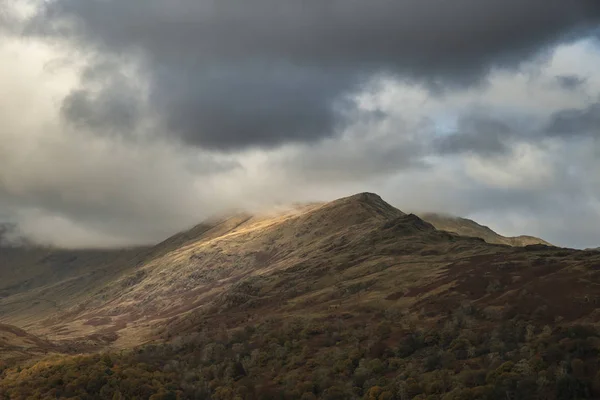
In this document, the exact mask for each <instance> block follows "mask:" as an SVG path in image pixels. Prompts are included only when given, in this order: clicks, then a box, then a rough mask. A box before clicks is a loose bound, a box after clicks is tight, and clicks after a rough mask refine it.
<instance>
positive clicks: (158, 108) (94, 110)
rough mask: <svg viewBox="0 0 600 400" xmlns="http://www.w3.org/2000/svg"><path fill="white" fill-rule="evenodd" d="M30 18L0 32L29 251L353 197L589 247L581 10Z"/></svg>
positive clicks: (370, 9)
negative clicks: (226, 214)
mask: <svg viewBox="0 0 600 400" xmlns="http://www.w3.org/2000/svg"><path fill="white" fill-rule="evenodd" d="M45 4H46V5H45V8H44V9H42V10H40V9H38V10H37V11H36V10H35V9H33V10H31V9H29V11H27V12H24V13H23V12H21V14H19V15H20V17H19V18H12V17H11V18H12V20H13V21H14V22H13V27H15V29H13V28H11V31H10V32H8V31H3V32H2V33H0V35H1V39H0V59H2V60H3V65H2V69H1V70H0V87H2V88H3V92H4V93H10V95H7V94H4V95H2V94H0V143H2V145H0V216H1V217H0V222H2V221H4V220H6V221H9V222H15V223H17V224H18V226H19V228H20V230H21V231H22V232H24V233H26V234H27V236H28V237H30V238H34V239H35V240H37V241H39V242H44V243H52V244H55V245H61V246H77V247H82V246H95V247H102V246H115V245H132V244H142V243H152V242H156V241H159V240H161V239H164V238H165V237H166V236H168V235H169V234H171V233H174V232H175V231H178V230H180V229H183V228H186V227H188V226H191V225H194V224H196V223H198V222H199V221H200V220H202V219H203V218H206V217H208V216H210V215H212V214H213V213H219V212H223V211H225V210H228V209H231V208H246V209H250V210H254V209H262V208H269V207H271V206H273V205H277V204H282V203H283V204H288V203H290V202H296V201H313V200H331V199H334V198H337V197H341V196H344V195H349V194H352V193H356V192H361V191H365V190H367V191H373V192H377V193H379V194H381V195H382V196H383V197H384V199H386V200H388V201H390V202H391V203H393V204H394V205H396V206H397V207H399V208H400V209H402V210H404V211H414V210H420V211H441V212H449V213H453V214H457V215H463V216H467V217H469V216H470V217H473V218H475V219H477V220H480V222H482V223H486V224H488V225H490V226H491V227H493V228H496V229H498V230H499V231H500V233H503V234H521V233H528V234H535V235H538V236H541V237H543V238H545V239H547V240H550V241H551V242H555V243H557V244H565V245H572V246H580V247H587V246H591V245H593V244H594V243H595V244H596V245H597V243H598V242H600V236H599V235H598V233H597V232H596V231H597V229H596V228H595V227H597V224H598V222H600V207H599V206H598V200H597V199H599V198H600V191H598V189H597V188H598V187H600V178H598V177H600V163H598V159H600V157H598V153H599V151H600V150H599V148H598V146H597V143H596V141H595V135H594V132H597V130H596V131H595V130H594V129H596V128H595V127H597V121H596V119H595V118H594V117H595V115H596V107H597V105H596V104H597V99H598V95H600V74H599V73H598V68H597V66H598V65H599V63H600V51H598V47H597V44H596V43H595V42H594V41H593V40H590V39H587V38H589V35H591V34H590V33H588V31H589V29H591V26H592V25H593V24H597V21H598V20H597V17H598V11H599V10H598V8H599V6H598V3H597V2H595V1H593V2H592V1H589V2H588V1H575V2H564V1H562V0H561V1H558V0H556V1H554V0H551V1H547V0H545V1H542V0H525V1H518V2H517V1H516V0H510V1H508V2H506V1H503V2H500V1H495V0H494V1H491V2H485V3H482V2H480V1H475V0H457V1H453V2H448V1H442V0H432V1H431V2H429V3H427V7H426V6H425V5H424V3H423V2H422V1H419V2H417V1H416V0H401V1H397V2H392V1H384V0H375V1H373V2H364V1H357V0H356V1H355V0H350V1H343V2H342V1H341V0H340V1H338V0H334V1H333V2H320V1H316V0H307V1H303V2H287V3H285V2H284V3H282V2H275V0H256V1H255V2H253V4H252V7H250V6H248V5H247V4H245V3H241V2H234V1H232V0H225V2H223V1H219V2H217V1H214V2H210V1H208V0H202V1H198V2H196V1H194V2H192V1H191V0H180V1H176V2H174V3H169V4H168V5H165V4H163V3H161V2H158V1H155V0H151V1H150V2H143V3H142V2H138V1H136V0H125V1H119V2H117V1H113V0H103V1H89V2H88V1H83V0H54V1H52V2H45ZM32 15H34V17H33V18H32V19H31V18H30V16H32ZM23 21H27V23H28V25H27V27H26V28H27V29H25V31H26V35H24V36H21V35H20V34H17V33H15V32H20V31H23V30H24V29H23ZM515 26H516V27H515ZM16 28H18V29H16ZM588 28H589V29H588ZM7 32H8V33H7ZM586 35H587V36H586ZM575 60H576V62H575ZM577 77H581V78H577ZM584 77H585V78H584ZM583 79H585V81H583ZM580 81H581V82H580ZM556 126H558V127H559V128H552V127H556ZM575 138H577V140H574V139H575Z"/></svg>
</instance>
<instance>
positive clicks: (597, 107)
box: [545, 103, 600, 137]
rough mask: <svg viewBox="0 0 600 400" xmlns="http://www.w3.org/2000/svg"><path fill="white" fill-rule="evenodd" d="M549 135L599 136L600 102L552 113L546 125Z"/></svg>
mask: <svg viewBox="0 0 600 400" xmlns="http://www.w3.org/2000/svg"><path fill="white" fill-rule="evenodd" d="M545 133H546V134H548V135H551V136H560V137H569V136H596V137H600V103H593V104H591V105H589V106H588V107H586V108H583V109H569V110H562V111H558V112H556V113H554V114H553V115H552V116H551V117H550V122H549V124H548V126H547V127H546V132H545Z"/></svg>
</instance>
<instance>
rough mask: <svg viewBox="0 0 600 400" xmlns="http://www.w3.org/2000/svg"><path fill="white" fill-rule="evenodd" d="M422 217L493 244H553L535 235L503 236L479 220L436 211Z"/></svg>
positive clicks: (444, 228) (444, 229)
mask: <svg viewBox="0 0 600 400" xmlns="http://www.w3.org/2000/svg"><path fill="white" fill-rule="evenodd" d="M420 217H421V218H423V219H424V220H425V221H427V222H429V223H430V224H432V225H433V226H435V227H436V229H439V230H442V231H447V232H454V233H456V234H458V235H461V236H470V237H478V238H481V239H483V240H485V241H486V242H488V243H492V244H504V245H508V246H519V247H523V246H530V245H535V244H543V245H546V246H552V245H551V244H550V243H548V242H546V241H545V240H542V239H540V238H537V237H534V236H526V235H521V236H515V237H506V236H502V235H500V234H498V233H496V232H494V231H493V230H491V229H490V228H488V227H487V226H483V225H480V224H478V223H477V222H475V221H473V220H470V219H467V218H460V217H454V216H450V215H444V214H436V213H425V214H422V215H420Z"/></svg>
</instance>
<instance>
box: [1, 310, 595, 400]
mask: <svg viewBox="0 0 600 400" xmlns="http://www.w3.org/2000/svg"><path fill="white" fill-rule="evenodd" d="M512 314H514V312H509V311H506V312H492V311H491V310H488V309H484V310H480V309H477V308H476V307H473V306H471V305H469V304H465V305H463V306H462V307H460V308H459V309H457V310H456V311H454V312H452V313H451V314H449V315H446V316H444V318H442V319H438V320H437V321H436V322H432V321H430V320H429V318H428V316H426V315H423V314H421V315H419V316H416V315H402V314H398V313H394V312H391V311H389V310H388V311H383V310H382V309H380V310H377V309H373V310H371V312H368V313H364V314H363V313H361V314H360V315H358V314H357V315H354V314H350V313H340V314H338V315H329V316H328V317H323V318H316V317H311V318H308V317H307V318H305V319H303V318H298V317H294V318H277V319H274V318H270V319H269V318H267V319H265V320H263V321H261V322H260V323H256V324H250V325H246V326H245V327H243V328H242V327H237V328H230V327H227V326H226V325H224V324H221V325H220V326H210V324H209V323H207V322H206V321H205V323H204V324H199V325H198V326H197V327H196V328H195V332H192V333H190V334H187V335H186V336H184V337H174V338H171V339H170V340H169V341H166V342H164V343H163V344H155V345H146V346H142V347H139V348H137V349H134V350H127V351H121V352H112V353H102V354H93V355H80V356H54V357H49V358H46V359H43V360H41V361H37V362H30V363H29V364H27V365H20V366H17V365H13V366H9V365H6V364H4V365H2V375H1V376H2V379H1V381H0V398H2V399H50V398H52V399H56V398H59V399H148V398H149V399H215V400H228V399H305V400H306V399H381V400H384V399H385V400H387V399H399V400H405V399H430V400H433V399H440V400H442V399H443V400H451V399H452V400H454V399H457V400H458V399H461V400H463V399H464V400H470V399H490V400H496V399H497V400H507V399H508V400H510V399H557V400H567V399H587V398H600V364H599V361H598V349H600V333H599V332H598V330H597V329H596V328H594V327H592V326H584V325H573V324H568V325H567V324H565V325H561V324H560V323H557V324H537V323H535V322H534V321H535V320H536V319H535V316H529V315H528V316H525V315H512ZM364 315H370V317H369V319H368V320H367V319H365V318H364ZM361 316H362V318H361ZM424 326H427V328H420V327H424Z"/></svg>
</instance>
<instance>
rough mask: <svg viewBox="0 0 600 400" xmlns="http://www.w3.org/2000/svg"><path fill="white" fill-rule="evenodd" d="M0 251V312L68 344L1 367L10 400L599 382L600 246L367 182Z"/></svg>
mask: <svg viewBox="0 0 600 400" xmlns="http://www.w3.org/2000/svg"><path fill="white" fill-rule="evenodd" d="M434 222H435V221H434ZM477 226H479V225H477ZM481 228H483V227H481ZM483 231H484V232H487V231H486V230H485V229H483ZM478 232H481V230H479V231H478ZM492 233H493V232H492ZM0 266H1V268H0V274H1V276H0V283H1V285H2V286H0V293H2V298H1V299H0V312H1V314H0V320H1V321H2V322H3V323H8V324H11V325H15V326H18V327H19V328H20V329H25V330H27V332H29V333H28V335H36V336H37V337H43V338H44V340H46V338H47V342H48V343H50V344H51V345H52V346H56V348H57V350H56V351H53V352H54V353H62V355H53V356H52V357H46V358H44V359H42V360H40V361H38V362H32V363H30V364H27V365H25V364H20V365H19V366H12V365H9V366H8V367H6V368H5V371H4V372H3V373H2V376H0V378H1V379H0V398H10V399H21V398H22V399H27V398H61V397H63V398H74V397H79V398H134V397H137V398H155V399H157V398H182V399H188V398H190V399H193V398H200V399H202V398H206V399H209V398H210V399H237V398H241V399H264V398H283V399H287V398H290V399H296V398H298V399H313V398H323V399H354V398H357V399H358V398H368V399H371V398H375V399H406V398H417V399H426V398H434V399H463V398H464V399H506V398H522V399H529V398H548V399H559V398H561V399H562V398H564V399H567V398H568V399H571V398H573V399H575V398H593V397H594V396H599V395H600V374H599V366H598V363H597V357H598V355H599V351H598V349H599V348H600V331H599V330H598V324H599V323H600V314H599V313H598V312H597V305H598V303H599V302H600V285H598V282H599V281H600V252H596V251H578V250H572V249H561V248H557V247H552V246H547V245H544V244H535V245H526V246H522V247H514V246H498V245H495V244H490V243H488V242H486V241H485V240H484V239H482V238H479V237H468V236H461V235H460V234H456V233H451V232H448V231H446V230H440V229H437V228H436V225H435V224H434V223H432V221H427V220H426V219H422V218H420V217H418V216H416V215H414V214H406V213H404V212H402V211H400V210H398V209H396V208H394V207H392V206H391V205H389V204H388V203H386V202H385V201H384V200H382V199H381V198H380V197H379V196H377V195H375V194H372V193H361V194H358V195H354V196H350V197H347V198H343V199H339V200H336V201H333V202H330V203H325V204H310V205H304V206H295V207H290V208H289V209H288V210H285V211H277V212H272V213H265V214H260V215H251V214H243V213H242V214H235V215H232V216H229V217H224V218H216V219H211V220H209V221H206V222H204V223H202V224H200V225H197V226H195V227H193V228H192V229H190V230H188V231H185V232H182V233H180V234H177V235H175V236H173V237H171V238H169V239H167V240H165V241H163V242H162V243H159V244H158V245H156V246H153V247H147V248H138V249H126V250H111V251H109V250H106V251H97V250H96V251H93V250H79V251H71V250H56V249H40V248H28V249H25V248H22V249H11V251H7V252H0ZM5 266H11V267H10V268H6V267H5ZM17 268H19V270H20V272H16V271H15V270H16V269H17ZM36 303H37V304H36ZM13 339H14V338H13ZM42 347H43V346H42ZM0 350H1V348H0ZM73 353H78V354H79V355H73ZM32 356H33V357H39V354H33V355H32ZM0 370H2V368H0Z"/></svg>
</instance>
